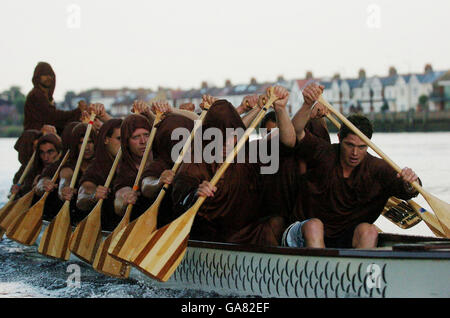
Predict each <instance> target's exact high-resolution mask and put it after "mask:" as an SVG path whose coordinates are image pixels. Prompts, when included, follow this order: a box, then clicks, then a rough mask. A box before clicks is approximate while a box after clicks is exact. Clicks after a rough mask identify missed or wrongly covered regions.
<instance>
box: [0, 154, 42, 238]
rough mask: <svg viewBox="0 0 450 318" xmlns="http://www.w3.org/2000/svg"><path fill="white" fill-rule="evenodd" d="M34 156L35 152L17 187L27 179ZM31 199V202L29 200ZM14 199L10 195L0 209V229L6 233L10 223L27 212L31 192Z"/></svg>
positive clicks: (13, 195) (13, 196)
mask: <svg viewBox="0 0 450 318" xmlns="http://www.w3.org/2000/svg"><path fill="white" fill-rule="evenodd" d="M35 156H36V150H35V151H34V152H33V154H32V155H31V158H30V160H29V161H28V163H27V165H26V166H25V169H24V171H23V172H22V175H21V176H20V179H19V182H18V183H17V185H21V184H22V183H23V181H24V180H25V178H26V177H27V174H28V172H29V171H30V169H31V167H32V166H33V162H34V157H35ZM30 197H31V200H30ZM15 198H16V193H13V194H11V196H10V197H9V200H8V202H7V203H6V204H5V205H4V206H3V207H2V208H1V209H0V229H2V230H4V231H6V230H7V229H8V227H9V226H10V225H11V223H12V222H13V221H14V220H15V219H16V218H17V217H18V216H19V215H20V214H22V213H23V212H25V211H26V210H28V208H29V207H30V205H31V201H32V200H33V191H30V192H28V193H27V194H25V195H24V196H22V197H21V198H20V199H18V200H14V199H15Z"/></svg>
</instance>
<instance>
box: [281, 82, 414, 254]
mask: <svg viewBox="0 0 450 318" xmlns="http://www.w3.org/2000/svg"><path fill="white" fill-rule="evenodd" d="M322 92H323V86H318V85H316V84H311V85H309V86H308V87H306V88H305V90H304V91H303V96H304V100H305V102H304V104H303V106H302V107H301V108H300V110H299V111H298V112H297V114H296V115H295V116H294V118H293V119H292V123H293V125H294V128H295V132H296V135H297V145H296V149H295V151H296V156H297V157H298V158H301V159H302V160H304V161H305V162H306V167H307V171H306V173H305V174H304V175H303V176H302V180H301V181H300V182H299V183H300V184H301V186H300V189H299V191H298V197H297V203H296V213H297V215H299V216H301V220H303V221H301V222H295V223H293V224H291V226H289V227H288V228H287V230H286V231H285V232H284V234H283V239H282V244H283V245H286V246H293V247H302V246H307V247H319V248H323V247H325V246H326V247H337V248H349V247H354V248H374V247H376V246H377V238H378V231H377V230H376V227H375V226H374V225H373V223H374V222H375V221H376V219H377V218H378V217H379V215H380V214H381V212H382V210H383V207H384V205H385V204H386V202H387V200H388V199H389V197H391V196H396V197H398V198H401V199H404V200H407V199H410V198H412V197H414V196H416V195H417V192H416V191H415V190H414V188H412V187H411V185H410V183H411V182H414V181H419V180H418V177H417V176H416V174H415V173H414V171H412V170H411V169H409V168H404V169H403V170H402V172H401V173H399V174H397V172H396V171H395V170H394V169H392V168H391V167H390V166H389V165H388V163H386V162H385V161H384V160H382V159H379V158H377V157H374V156H372V155H371V154H369V153H368V152H367V147H368V146H367V145H366V144H365V143H364V142H363V141H362V140H361V139H360V138H359V137H358V136H357V135H355V134H354V133H353V132H352V131H350V130H349V129H348V128H347V127H345V126H344V125H343V126H342V129H341V130H340V131H339V134H338V137H339V143H338V144H330V143H329V142H327V141H325V140H323V139H321V138H318V137H316V136H314V134H312V133H311V132H309V131H308V130H305V125H306V123H307V122H308V120H309V118H310V116H311V114H312V113H314V114H313V115H314V116H317V114H318V115H319V116H323V115H325V114H326V113H327V108H326V107H325V106H324V105H321V104H320V103H318V102H317V99H318V98H319V96H320V95H321V94H322ZM348 119H349V121H350V122H352V123H353V124H354V125H355V126H356V127H357V128H358V129H360V130H361V131H362V132H363V133H364V134H365V135H366V136H367V137H368V138H371V137H372V131H373V130H372V124H371V123H370V121H369V120H368V119H367V118H366V117H364V116H362V115H352V116H350V117H349V118H348ZM419 182H420V181H419Z"/></svg>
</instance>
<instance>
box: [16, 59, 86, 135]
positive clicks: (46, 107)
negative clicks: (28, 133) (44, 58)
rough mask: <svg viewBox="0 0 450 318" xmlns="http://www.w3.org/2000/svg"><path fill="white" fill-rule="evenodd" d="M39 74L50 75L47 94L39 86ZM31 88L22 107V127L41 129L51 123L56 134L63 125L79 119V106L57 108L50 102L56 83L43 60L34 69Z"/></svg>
mask: <svg viewBox="0 0 450 318" xmlns="http://www.w3.org/2000/svg"><path fill="white" fill-rule="evenodd" d="M41 75H52V76H53V79H54V80H53V83H52V86H51V87H50V89H49V92H48V94H47V93H45V92H44V91H43V90H42V89H41V88H40V87H39V80H40V76H41ZM32 82H33V86H34V87H33V89H32V90H31V91H30V92H29V93H28V95H27V98H26V101H25V107H24V121H23V127H24V129H25V130H27V129H37V130H39V129H41V128H42V126H43V125H46V124H47V125H52V126H55V127H56V130H57V132H58V134H61V132H62V131H63V129H64V126H65V125H66V124H67V123H69V122H71V121H77V120H79V119H80V116H81V111H80V109H79V108H77V109H75V110H69V111H64V110H59V109H56V107H55V106H54V105H53V104H52V102H53V101H54V100H53V92H54V90H55V85H56V75H55V72H54V71H53V69H52V67H51V66H50V65H49V64H48V63H45V62H39V63H38V65H37V66H36V68H35V69H34V74H33V79H32Z"/></svg>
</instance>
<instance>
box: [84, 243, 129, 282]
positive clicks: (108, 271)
mask: <svg viewBox="0 0 450 318" xmlns="http://www.w3.org/2000/svg"><path fill="white" fill-rule="evenodd" d="M112 239H113V236H112V235H109V236H108V237H107V238H106V239H105V240H104V241H102V242H101V243H100V246H99V248H98V249H97V253H96V254H95V258H94V262H93V263H92V267H93V268H94V269H95V270H96V271H97V272H99V273H102V274H105V275H108V276H112V277H116V278H128V276H129V275H130V270H131V267H130V265H128V264H127V263H125V262H121V261H118V260H116V259H114V258H113V257H111V256H109V255H108V247H109V246H110V244H111V240H112Z"/></svg>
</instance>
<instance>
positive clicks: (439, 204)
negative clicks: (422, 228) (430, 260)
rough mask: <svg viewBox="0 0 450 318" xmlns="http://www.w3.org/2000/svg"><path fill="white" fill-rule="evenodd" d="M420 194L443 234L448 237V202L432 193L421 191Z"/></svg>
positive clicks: (449, 235) (449, 231)
mask: <svg viewBox="0 0 450 318" xmlns="http://www.w3.org/2000/svg"><path fill="white" fill-rule="evenodd" d="M421 193H422V196H423V197H424V198H425V200H427V202H428V204H429V205H430V207H431V209H432V210H433V212H434V214H435V215H436V218H437V219H438V221H439V223H440V224H441V226H442V230H443V234H445V236H446V237H448V238H450V204H448V203H447V202H444V201H442V200H441V199H439V198H437V197H435V196H434V195H432V194H430V193H428V192H425V191H422V192H421Z"/></svg>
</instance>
